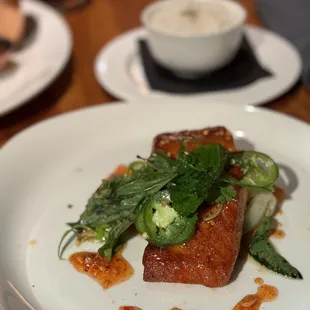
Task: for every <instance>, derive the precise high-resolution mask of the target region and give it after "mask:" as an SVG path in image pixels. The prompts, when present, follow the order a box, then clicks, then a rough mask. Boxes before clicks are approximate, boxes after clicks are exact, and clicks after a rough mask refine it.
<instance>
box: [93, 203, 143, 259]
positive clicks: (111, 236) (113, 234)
mask: <svg viewBox="0 0 310 310" xmlns="http://www.w3.org/2000/svg"><path fill="white" fill-rule="evenodd" d="M139 210H140V209H138V210H135V212H134V213H132V214H130V215H129V216H128V217H126V218H124V219H122V220H118V221H115V222H114V223H113V225H111V226H110V227H109V230H108V233H107V238H106V241H105V243H104V245H103V246H102V247H101V248H100V249H99V250H98V253H99V255H100V256H102V257H105V258H106V259H107V261H111V258H112V256H113V254H114V247H115V245H116V244H117V241H118V239H119V237H120V236H121V234H122V233H123V232H125V231H126V230H127V229H128V228H129V227H130V226H131V225H132V224H134V222H135V220H136V218H137V214H138V211H139Z"/></svg>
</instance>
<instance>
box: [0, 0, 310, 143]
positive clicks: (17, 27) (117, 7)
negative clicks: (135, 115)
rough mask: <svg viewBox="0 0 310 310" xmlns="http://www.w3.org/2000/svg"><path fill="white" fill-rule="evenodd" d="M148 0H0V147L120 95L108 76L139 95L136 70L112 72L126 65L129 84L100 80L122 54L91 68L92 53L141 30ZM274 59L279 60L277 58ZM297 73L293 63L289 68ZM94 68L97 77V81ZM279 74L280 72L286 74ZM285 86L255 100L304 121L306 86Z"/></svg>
mask: <svg viewBox="0 0 310 310" xmlns="http://www.w3.org/2000/svg"><path fill="white" fill-rule="evenodd" d="M285 1H286V0H283V1H277V0H275V1H273V3H276V2H278V3H279V2H281V3H282V2H285ZM299 1H300V3H302V2H303V1H302V0H299ZM151 2H154V1H150V0H139V1H128V0H45V1H35V0H19V1H18V0H9V1H3V0H0V66H1V67H2V70H1V71H0V146H1V145H3V144H4V143H5V142H6V141H7V140H8V139H9V138H10V137H12V136H13V135H14V134H16V133H17V132H19V131H20V130H22V129H24V128H26V127H28V126H30V125H32V124H34V123H36V122H38V121H41V120H44V119H46V118H49V117H51V116H54V115H58V114H61V113H64V112H67V111H71V110H75V109H79V108H81V107H85V106H90V105H95V104H103V103H109V102H113V101H116V100H117V99H118V98H120V99H122V98H124V97H126V96H125V94H124V96H115V91H114V92H113V91H111V89H110V88H111V87H108V84H109V85H110V84H111V81H114V80H116V81H120V83H123V85H115V88H118V87H119V89H122V87H123V88H124V89H125V88H126V87H127V88H128V87H133V86H132V85H133V84H132V83H135V84H136V86H135V87H138V88H139V87H140V90H139V91H140V92H141V93H142V94H143V92H145V91H146V90H145V89H143V87H145V86H144V85H145V84H143V83H142V82H143V81H142V82H141V83H142V84H141V85H139V83H140V82H139V79H140V80H141V79H142V78H141V76H140V75H139V74H137V75H136V76H135V74H136V73H135V70H136V69H135V67H129V69H128V68H125V67H124V68H122V69H120V70H123V71H124V72H125V71H126V70H127V71H128V70H129V71H130V70H131V71H130V73H129V74H131V75H133V76H135V81H134V82H128V85H127V84H126V85H125V82H123V81H122V77H121V74H120V76H119V77H118V76H116V73H115V74H114V76H113V72H114V71H113V72H112V73H111V71H109V76H108V82H106V81H105V80H104V79H105V78H106V76H107V74H106V73H105V72H106V71H108V70H110V68H111V67H113V66H112V64H113V63H117V59H118V57H120V58H121V57H123V56H121V54H122V51H121V50H122V49H121V48H119V49H118V50H117V52H115V53H113V61H112V60H111V63H109V62H107V63H104V64H103V65H102V64H101V65H100V64H99V65H98V66H99V67H98V68H97V69H96V68H95V65H96V59H98V55H100V53H101V52H102V53H104V52H105V51H106V50H105V48H106V49H108V48H109V47H111V44H112V43H111V42H112V40H114V42H115V40H119V41H121V40H122V39H121V37H118V36H119V35H121V34H124V33H126V32H127V31H129V30H132V29H135V28H136V27H141V23H140V14H141V12H142V10H143V9H144V8H145V7H146V6H147V5H148V4H150V3H151ZM236 2H237V3H239V4H241V5H242V6H244V8H245V9H246V10H247V14H248V15H247V20H246V23H247V24H250V25H256V26H259V29H265V28H266V26H268V25H267V23H266V21H265V22H264V21H263V20H262V18H261V14H259V13H260V12H261V10H259V9H261V7H258V6H257V3H256V2H255V1H253V0H236ZM269 2H272V1H269ZM297 2H298V1H297ZM275 16H276V15H275ZM141 31H142V30H141ZM255 31H256V34H255V36H256V37H257V33H258V32H257V30H255ZM259 31H262V30H259ZM262 34H264V33H263V32H262ZM278 34H279V33H278ZM281 35H283V33H281ZM289 35H290V34H288V37H289ZM258 37H259V36H258ZM261 37H262V36H261ZM291 43H292V44H295V43H293V42H291ZM258 45H259V44H258ZM264 48H265V47H264ZM264 52H265V51H264ZM118 53H119V54H118ZM284 54H285V53H284ZM131 57H132V56H131V55H129V56H128V62H130V61H135V60H132V58H131ZM266 57H269V58H270V57H273V58H275V59H276V58H281V52H280V53H279V52H278V51H275V52H274V53H273V52H272V47H271V49H270V50H269V51H268V52H266ZM283 57H285V55H283ZM294 57H295V56H294ZM120 58H119V59H120ZM295 59H296V57H295ZM282 61H283V63H285V59H283V60H282ZM288 63H289V62H288ZM110 64H111V66H110ZM282 67H283V66H282ZM20 68H22V70H21V69H20ZM113 68H114V67H113ZM23 70H24V71H23ZM113 70H114V69H113ZM294 70H295V69H294ZM298 70H299V69H298V63H297V64H296V72H297V71H298ZM271 71H272V70H271ZM289 71H291V69H289ZM98 72H99V73H100V72H101V73H102V75H103V78H102V80H104V81H103V82H102V83H101V82H100V81H101V78H100V77H98ZM124 72H123V73H122V74H125V73H124ZM126 74H127V73H126ZM281 74H284V76H285V75H287V76H288V75H289V74H290V73H285V72H282V73H281ZM294 74H295V73H294ZM296 74H297V73H296ZM296 74H295V75H296ZM298 74H300V72H298ZM126 83H127V82H126ZM103 84H104V85H103ZM288 84H290V85H289V87H288ZM288 84H287V85H286V86H285V87H284V86H283V90H281V92H279V93H278V94H277V95H271V94H270V98H271V99H268V98H265V99H264V100H262V102H258V103H257V104H264V106H265V107H267V108H270V109H276V110H279V111H282V112H284V113H287V114H290V115H292V116H295V117H298V118H300V119H303V120H305V121H308V122H310V104H309V101H310V95H309V92H308V90H307V87H305V86H304V84H303V83H301V82H300V81H299V75H298V76H297V75H296V77H295V76H292V77H291V80H290V82H289V83H288ZM105 85H106V86H107V87H104V86H105ZM253 85H254V84H253ZM1 87H2V88H1ZM253 87H254V86H253ZM284 88H285V89H284ZM109 90H110V91H109ZM112 93H113V95H112ZM124 93H125V90H124ZM254 93H255V92H253V94H254ZM258 93H264V91H258ZM251 96H253V95H251ZM116 97H118V98H116ZM129 97H130V96H129ZM129 97H128V98H129ZM254 97H255V96H254ZM254 99H255V98H253V100H254ZM258 101H259V100H258ZM263 101H264V102H263Z"/></svg>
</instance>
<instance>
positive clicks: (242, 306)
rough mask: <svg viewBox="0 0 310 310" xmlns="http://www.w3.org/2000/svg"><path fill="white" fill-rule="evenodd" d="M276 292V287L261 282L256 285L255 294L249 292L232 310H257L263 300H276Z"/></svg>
mask: <svg viewBox="0 0 310 310" xmlns="http://www.w3.org/2000/svg"><path fill="white" fill-rule="evenodd" d="M278 294H279V293H278V289H277V288H276V287H274V286H271V285H267V284H263V285H261V286H259V287H258V289H257V293H256V294H250V295H247V296H245V297H244V298H242V300H240V301H239V302H238V304H237V305H236V306H235V307H234V308H233V310H259V308H260V306H261V305H262V304H263V303H264V302H271V301H274V300H276V299H277V297H278Z"/></svg>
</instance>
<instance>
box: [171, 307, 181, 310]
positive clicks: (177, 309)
mask: <svg viewBox="0 0 310 310" xmlns="http://www.w3.org/2000/svg"><path fill="white" fill-rule="evenodd" d="M171 310H182V309H180V308H177V307H173V308H172V309H171Z"/></svg>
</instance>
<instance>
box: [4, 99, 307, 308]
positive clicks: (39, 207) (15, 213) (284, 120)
mask: <svg viewBox="0 0 310 310" xmlns="http://www.w3.org/2000/svg"><path fill="white" fill-rule="evenodd" d="M212 125H225V126H227V127H228V128H229V129H231V130H232V131H233V133H234V135H235V137H236V139H237V144H238V146H239V147H240V148H247V149H248V148H252V147H255V148H256V149H258V150H260V151H263V152H266V153H268V154H270V155H271V156H272V157H273V158H275V159H276V160H277V162H278V163H279V165H280V168H281V175H282V178H283V180H284V181H285V183H286V189H287V191H288V192H289V195H290V199H289V200H287V201H285V203H284V206H283V211H284V213H283V215H279V220H280V222H281V223H282V224H283V229H284V230H285V232H286V234H287V235H286V237H285V238H284V239H283V240H275V244H276V246H277V247H278V249H279V250H280V251H281V253H282V254H283V255H284V256H285V257H287V258H288V259H289V260H290V261H291V262H292V263H293V264H294V265H296V266H297V267H298V268H299V269H300V270H301V272H302V274H303V276H304V280H303V281H297V280H295V281H293V280H289V279H286V278H284V277H281V276H278V275H276V274H273V273H270V272H267V271H263V269H262V268H261V267H260V266H258V265H256V264H255V263H253V262H252V261H248V262H247V263H246V264H245V265H244V266H243V268H242V270H241V271H240V273H239V274H238V273H237V274H235V276H234V280H233V281H232V282H231V283H230V284H229V285H227V286H225V287H223V288H218V289H208V288H206V287H202V286H199V285H183V284H159V283H157V284H155V283H145V282H143V281H142V271H143V268H142V263H141V258H142V254H143V250H144V247H145V245H146V243H145V241H144V240H143V239H142V238H140V237H136V238H134V239H133V240H131V241H130V242H129V244H128V246H127V247H126V249H125V252H124V255H125V257H126V258H127V259H128V261H129V262H130V263H131V264H132V266H133V267H134V270H135V274H134V276H133V277H132V278H131V279H130V280H129V281H128V282H125V283H122V284H120V285H117V286H115V287H112V288H111V289H109V290H108V291H104V290H103V289H102V288H101V287H100V286H99V285H98V284H97V283H96V282H95V281H94V280H92V279H90V278H88V277H87V276H85V275H83V274H81V273H78V272H77V271H75V270H74V268H73V267H72V266H71V265H70V264H69V263H68V262H67V261H59V260H58V258H57V255H56V252H57V251H56V250H57V245H58V242H59V239H60V236H61V235H62V233H63V231H64V230H65V229H66V226H65V223H66V222H70V221H73V220H75V219H77V218H78V216H79V214H80V212H81V211H82V210H83V209H84V206H85V203H86V201H87V199H88V197H89V196H90V195H91V193H92V192H93V191H94V190H95V189H96V187H97V186H98V184H99V183H100V180H101V179H102V178H103V177H105V176H107V175H108V174H109V173H110V172H111V171H112V170H113V169H114V168H115V167H116V165H118V164H119V163H128V162H130V161H131V160H133V159H134V158H135V156H136V155H137V154H140V155H142V156H143V155H144V156H147V155H148V154H149V152H150V147H151V141H152V138H153V137H154V135H156V134H158V133H160V132H163V131H167V130H181V129H185V128H202V127H204V126H212ZM309 137H310V129H309V128H308V126H307V125H306V124H304V123H302V122H300V121H297V120H295V119H292V118H289V117H287V116H284V115H282V114H277V113H275V112H270V111H268V110H264V109H256V108H254V107H251V106H250V107H241V106H239V107H238V106H233V105H231V104H219V103H216V104H209V105H205V104H197V103H193V102H191V104H178V105H174V104H167V102H165V101H163V102H161V103H159V102H158V103H156V104H151V103H150V104H145V105H142V104H134V103H133V104H118V105H108V106H101V107H94V108H90V109H85V110H80V111H77V112H74V113H70V114H66V115H63V116H60V117H56V118H54V119H51V120H49V121H46V122H44V123H41V124H39V125H36V126H34V127H32V128H30V129H27V130H26V131H24V132H22V133H21V134H19V135H17V136H16V137H15V138H13V139H12V140H11V141H9V142H8V143H7V144H6V145H5V146H4V147H3V148H2V150H1V151H0V175H1V178H0V227H1V235H0V268H1V271H2V274H1V273H0V283H2V287H1V289H0V304H2V306H3V308H4V309H5V310H7V309H10V310H21V309H28V308H26V306H25V307H24V306H22V304H23V303H22V302H21V296H23V298H24V300H26V301H27V303H29V304H31V305H32V307H33V308H34V309H51V310H55V309H57V310H85V309H99V308H100V309H105V310H108V309H111V310H112V309H118V307H119V306H120V305H136V306H139V307H141V308H142V309H144V310H158V309H163V310H164V309H166V310H168V309H171V308H172V307H173V306H178V307H180V308H182V309H184V310H186V309H195V310H204V309H218V310H227V309H232V307H233V306H234V305H235V304H236V302H237V301H238V300H240V299H241V297H243V296H245V295H246V294H248V293H252V292H255V291H256V288H257V286H256V285H255V284H254V281H253V280H254V278H255V277H257V276H260V277H262V278H263V279H264V280H265V283H268V284H271V285H275V286H276V287H277V288H278V289H279V298H278V299H277V300H276V301H275V302H272V303H266V304H265V305H264V309H266V310H272V309H281V310H292V309H294V310H305V309H310V297H309V289H310V266H309V253H310V243H309V237H310V230H309V227H310V209H309V205H310V198H309V184H310V174H309V172H310V162H309V158H310V144H309V143H306V141H309ZM68 204H73V206H74V207H73V208H72V209H69V208H67V205H68ZM30 240H36V242H37V244H36V245H32V246H31V245H28V242H29V241H30ZM73 250H74V248H71V251H73ZM75 250H76V249H75ZM14 290H15V291H18V292H19V293H18V294H19V295H18V294H17V293H16V292H15V291H14ZM24 302H25V301H24ZM33 308H31V309H33Z"/></svg>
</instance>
